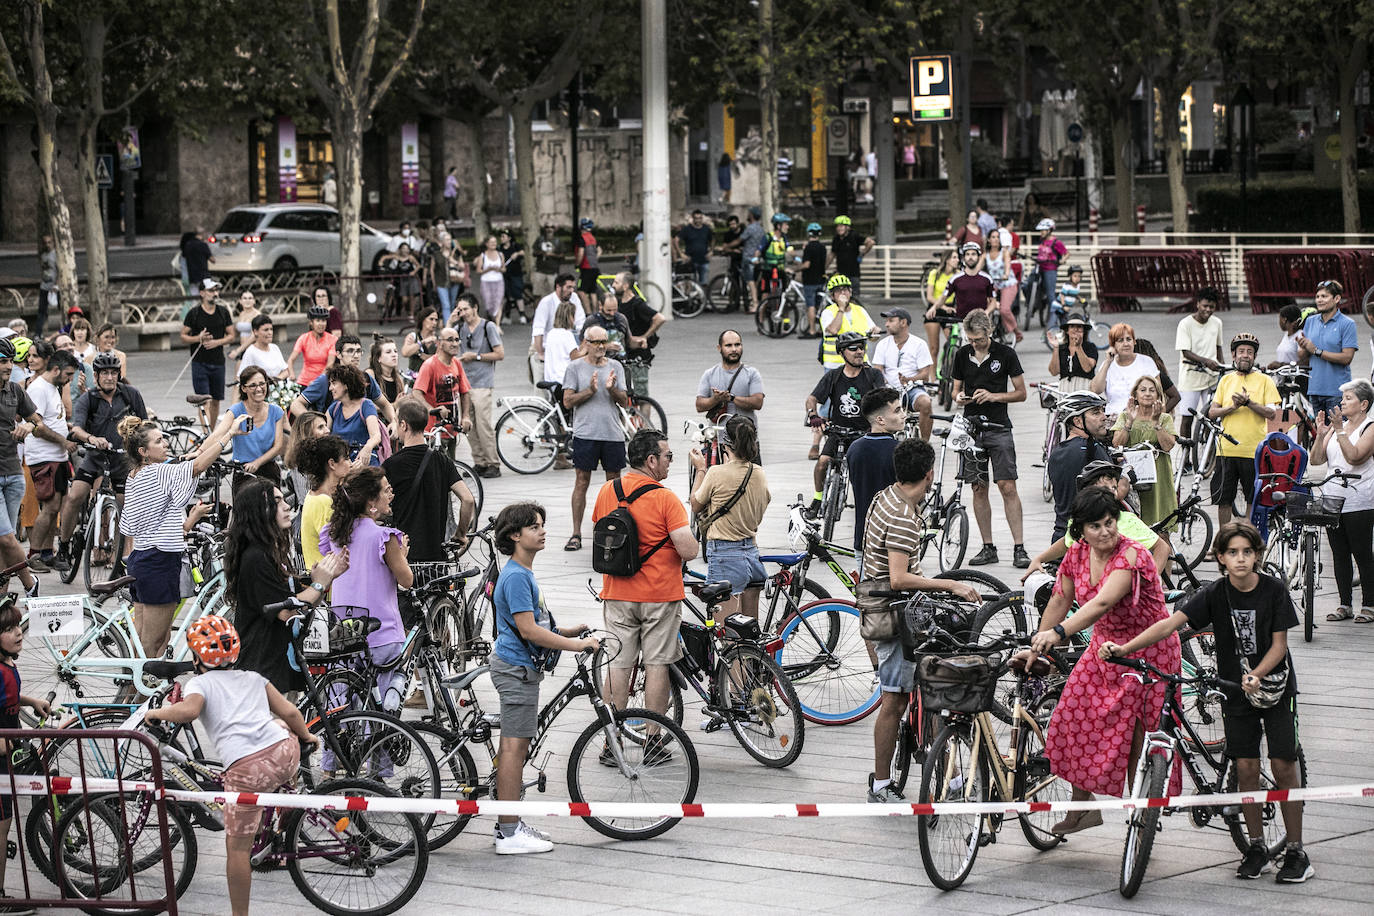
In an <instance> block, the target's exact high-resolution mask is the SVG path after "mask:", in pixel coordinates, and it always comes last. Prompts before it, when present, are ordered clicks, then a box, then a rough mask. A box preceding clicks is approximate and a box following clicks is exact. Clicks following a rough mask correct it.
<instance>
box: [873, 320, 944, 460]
mask: <svg viewBox="0 0 1374 916" xmlns="http://www.w3.org/2000/svg"><path fill="white" fill-rule="evenodd" d="M883 326H884V327H885V328H886V329H887V336H886V337H884V338H883V339H882V340H879V341H878V345H877V346H876V347H874V348H873V368H874V369H880V370H882V373H883V378H884V380H885V381H886V382H887V385H888V387H889V388H896V389H897V390H898V391H900V392H902V406H903V407H905V408H906V409H907V410H908V411H912V410H914V411H916V412H917V413H919V414H920V416H921V438H922V439H925V440H927V441H929V439H930V428H931V426H932V425H934V420H933V419H932V416H931V401H930V395H929V394H927V393H926V390H925V388H923V387H921V385H920V384H919V383H922V382H934V381H935V362H934V361H933V360H932V359H931V358H930V346H929V345H928V344H927V343H926V342H925V341H924V340H922V339H921V338H920V337H918V336H916V335H914V334H912V333H911V313H910V312H908V311H907V310H906V309H904V308H894V309H888V310H887V311H886V312H883Z"/></svg>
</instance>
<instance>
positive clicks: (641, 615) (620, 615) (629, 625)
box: [602, 600, 682, 668]
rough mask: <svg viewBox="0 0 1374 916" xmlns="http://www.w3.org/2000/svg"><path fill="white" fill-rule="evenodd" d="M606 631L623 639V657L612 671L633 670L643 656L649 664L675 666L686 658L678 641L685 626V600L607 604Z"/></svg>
mask: <svg viewBox="0 0 1374 916" xmlns="http://www.w3.org/2000/svg"><path fill="white" fill-rule="evenodd" d="M602 613H603V614H604V615H605V618H606V629H608V630H610V631H611V632H612V633H614V634H615V635H616V637H617V638H618V639H619V640H620V654H619V655H617V656H616V657H615V658H614V659H613V660H612V661H611V667H612V668H632V667H634V664H635V662H636V661H639V660H640V657H641V656H643V662H644V664H646V665H671V664H672V663H673V662H675V661H677V660H678V659H679V658H681V657H682V645H681V644H680V643H679V642H678V641H677V630H678V626H679V625H680V624H681V623H682V602H681V601H654V602H647V601H609V600H608V601H606V602H604V603H603V604H602Z"/></svg>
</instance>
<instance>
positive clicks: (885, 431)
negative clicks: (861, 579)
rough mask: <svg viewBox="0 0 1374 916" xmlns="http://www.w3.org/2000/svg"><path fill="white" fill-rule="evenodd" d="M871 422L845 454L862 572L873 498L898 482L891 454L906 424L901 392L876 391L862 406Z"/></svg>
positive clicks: (894, 390) (865, 415) (855, 545)
mask: <svg viewBox="0 0 1374 916" xmlns="http://www.w3.org/2000/svg"><path fill="white" fill-rule="evenodd" d="M859 409H860V410H861V411H863V415H864V419H865V420H867V421H868V435H866V436H864V437H863V438H862V439H860V440H858V441H857V442H855V443H854V444H853V445H851V446H850V447H849V451H847V452H845V455H844V460H845V462H846V463H848V465H849V485H850V487H852V488H853V490H854V554H855V557H856V558H857V559H858V561H859V569H863V546H864V518H865V517H866V516H867V515H868V507H869V504H870V503H872V502H873V497H874V496H876V495H878V493H880V492H881V491H883V490H885V489H887V488H888V487H890V486H892V485H893V484H894V483H896V482H897V470H896V468H895V467H894V466H893V464H892V453H893V452H895V451H896V450H897V438H896V435H895V434H896V433H897V432H898V430H900V429H901V428H902V427H903V426H904V425H906V410H905V409H904V408H903V407H902V393H901V392H900V391H898V390H897V389H896V388H887V387H883V388H875V389H873V390H872V391H870V392H869V393H868V394H866V395H864V397H863V401H861V402H860V404H859Z"/></svg>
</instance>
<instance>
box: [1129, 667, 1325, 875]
mask: <svg viewBox="0 0 1374 916" xmlns="http://www.w3.org/2000/svg"><path fill="white" fill-rule="evenodd" d="M1107 661H1108V662H1110V663H1112V664H1115V665H1121V666H1122V667H1125V668H1129V669H1131V671H1132V672H1134V673H1129V674H1124V675H1123V676H1124V677H1132V678H1135V679H1136V680H1137V681H1139V682H1140V683H1141V684H1142V685H1144V686H1147V687H1148V686H1151V685H1154V684H1164V685H1165V694H1164V708H1163V709H1162V710H1161V711H1160V715H1159V721H1158V725H1157V726H1156V727H1155V728H1154V729H1152V730H1150V731H1147V732H1146V733H1145V736H1144V742H1143V744H1142V745H1141V753H1140V755H1139V757H1138V759H1137V760H1136V762H1135V767H1134V772H1133V774H1132V777H1131V786H1130V795H1129V797H1130V798H1134V799H1146V798H1150V799H1154V798H1162V797H1163V796H1164V795H1165V794H1166V791H1167V787H1168V781H1169V773H1170V772H1171V771H1172V769H1173V765H1174V760H1175V758H1180V759H1181V760H1182V761H1183V769H1184V771H1186V772H1187V773H1188V775H1189V777H1190V778H1191V779H1192V781H1193V785H1194V786H1195V787H1196V788H1197V791H1198V793H1199V794H1202V795H1211V794H1214V793H1218V792H1235V791H1236V790H1237V784H1238V779H1237V775H1236V768H1235V764H1234V761H1233V760H1232V759H1231V758H1229V757H1226V756H1224V755H1221V754H1219V753H1218V754H1214V753H1213V752H1212V751H1211V750H1209V749H1208V748H1207V746H1206V745H1205V744H1204V743H1203V742H1202V740H1201V739H1200V738H1199V737H1198V736H1197V733H1196V732H1195V731H1194V730H1193V727H1192V726H1191V725H1190V724H1189V723H1188V720H1187V718H1186V717H1185V716H1184V715H1183V714H1182V710H1181V709H1180V704H1179V701H1178V692H1179V688H1180V686H1182V685H1184V684H1196V685H1199V686H1200V687H1201V688H1202V689H1204V690H1206V691H1208V692H1210V693H1213V694H1215V695H1216V697H1217V699H1218V700H1224V699H1225V697H1226V693H1228V692H1229V693H1232V694H1233V695H1239V694H1240V693H1241V688H1240V685H1239V684H1235V683H1232V682H1230V681H1224V680H1221V679H1220V678H1216V677H1213V676H1211V675H1201V676H1197V677H1185V676H1182V675H1178V674H1169V673H1167V672H1164V671H1160V670H1159V669H1158V668H1156V667H1155V666H1154V665H1151V664H1150V663H1149V662H1147V661H1145V660H1144V659H1139V658H1109V659H1107ZM1146 702H1147V703H1148V694H1147V695H1146ZM1264 761H1265V757H1264V755H1263V754H1261V756H1260V789H1261V790H1265V789H1275V788H1277V786H1276V785H1275V784H1274V780H1273V777H1272V776H1270V775H1269V773H1268V772H1267V770H1266V769H1265V764H1264ZM1204 767H1205V768H1206V769H1207V770H1208V771H1210V772H1211V773H1212V774H1213V778H1208V776H1207V775H1206V774H1205V773H1204ZM1298 772H1299V777H1300V778H1299V781H1300V782H1301V784H1302V785H1304V786H1305V785H1307V759H1306V756H1305V755H1304V754H1303V751H1302V748H1301V747H1299V748H1298ZM1176 810H1178V809H1176V808H1172V807H1163V808H1160V807H1155V806H1153V805H1147V804H1138V805H1136V806H1135V807H1134V808H1133V809H1132V810H1131V812H1130V815H1129V817H1128V819H1127V821H1126V845H1125V848H1124V850H1123V852H1122V856H1121V882H1120V890H1121V896H1123V897H1127V898H1129V897H1134V896H1135V894H1136V891H1138V890H1140V883H1141V882H1142V881H1143V880H1144V879H1145V870H1146V869H1147V868H1148V866H1149V863H1150V852H1151V850H1152V849H1153V847H1154V841H1155V835H1156V834H1157V833H1158V832H1159V829H1160V828H1159V816H1160V814H1165V815H1171V814H1173V813H1174V812H1175V811H1176ZM1277 810H1278V806H1277V805H1276V804H1275V803H1272V802H1266V803H1265V804H1263V805H1262V807H1261V810H1260V818H1261V821H1262V823H1263V825H1264V835H1265V846H1266V850H1267V852H1268V853H1269V856H1270V858H1271V859H1272V858H1275V857H1277V856H1278V855H1279V854H1280V853H1282V852H1283V848H1284V843H1285V841H1286V840H1287V836H1286V834H1285V833H1282V832H1280V828H1279V826H1278V824H1279V817H1278V814H1277ZM1187 811H1188V817H1189V819H1190V820H1191V821H1192V823H1193V826H1194V827H1199V828H1200V827H1207V826H1210V825H1211V821H1212V820H1213V819H1214V818H1218V817H1219V818H1220V819H1221V821H1222V823H1223V825H1224V828H1225V829H1227V830H1229V831H1230V834H1231V840H1232V842H1234V843H1235V845H1236V848H1237V849H1238V850H1240V851H1241V852H1242V853H1243V852H1245V851H1246V850H1248V849H1249V847H1250V838H1249V833H1248V831H1247V829H1246V826H1245V821H1244V818H1243V817H1242V806H1241V805H1226V806H1221V807H1210V806H1208V807H1191V808H1188V809H1187ZM1218 829H1221V828H1218Z"/></svg>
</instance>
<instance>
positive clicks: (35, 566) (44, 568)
mask: <svg viewBox="0 0 1374 916" xmlns="http://www.w3.org/2000/svg"><path fill="white" fill-rule="evenodd" d="M24 562H26V563H28V564H29V572H36V573H47V572H52V567H51V566H49V565H48V564H47V563H44V562H43V557H42V556H41V555H39V554H36V553H31V554H29V555H28V556H27V557H26V558H25V559H24Z"/></svg>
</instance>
